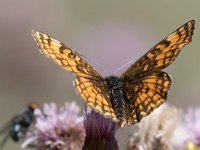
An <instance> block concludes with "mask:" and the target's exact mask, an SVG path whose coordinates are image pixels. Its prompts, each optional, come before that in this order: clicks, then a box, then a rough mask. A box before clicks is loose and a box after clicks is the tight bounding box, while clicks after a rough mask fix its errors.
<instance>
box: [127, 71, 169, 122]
mask: <svg viewBox="0 0 200 150" xmlns="http://www.w3.org/2000/svg"><path fill="white" fill-rule="evenodd" d="M170 85H171V79H170V77H169V75H168V74H167V73H165V72H155V73H152V74H151V75H148V76H145V77H143V78H141V79H138V81H137V82H132V83H127V82H126V84H125V85H124V87H125V88H124V89H125V90H124V93H125V97H126V101H127V103H128V104H127V106H128V110H129V115H128V116H130V118H129V121H128V124H134V123H136V122H140V120H141V119H142V118H143V117H145V116H147V115H148V114H150V113H151V112H152V111H153V110H154V109H156V108H158V107H159V106H160V105H161V104H162V103H163V102H164V101H166V99H167V92H168V90H169V88H170Z"/></svg>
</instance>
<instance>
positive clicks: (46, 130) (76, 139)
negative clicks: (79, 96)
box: [22, 102, 85, 150]
mask: <svg viewBox="0 0 200 150" xmlns="http://www.w3.org/2000/svg"><path fill="white" fill-rule="evenodd" d="M34 113H35V116H36V123H35V130H34V131H32V132H30V133H29V134H27V136H26V138H25V141H24V142H23V144H22V148H25V147H32V148H35V149H40V150H46V149H48V150H58V149H59V150H81V149H82V145H83V143H84V138H85V130H84V126H83V117H79V116H78V113H79V107H78V106H77V105H76V104H75V103H74V102H72V103H66V104H65V106H64V107H62V108H60V109H58V108H57V106H56V104H55V103H51V104H44V107H43V111H42V110H40V109H37V110H36V111H35V112H34Z"/></svg>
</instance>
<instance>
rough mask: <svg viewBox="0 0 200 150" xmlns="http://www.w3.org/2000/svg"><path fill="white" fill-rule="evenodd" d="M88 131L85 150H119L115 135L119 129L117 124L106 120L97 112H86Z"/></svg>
mask: <svg viewBox="0 0 200 150" xmlns="http://www.w3.org/2000/svg"><path fill="white" fill-rule="evenodd" d="M84 127H85V131H86V137H85V142H84V146H83V150H118V149H119V147H118V143H117V140H116V138H115V133H116V131H117V130H118V129H119V126H118V124H117V123H115V122H113V121H112V120H111V119H109V118H104V117H103V116H102V115H100V114H99V113H97V112H94V111H91V112H86V116H85V119H84Z"/></svg>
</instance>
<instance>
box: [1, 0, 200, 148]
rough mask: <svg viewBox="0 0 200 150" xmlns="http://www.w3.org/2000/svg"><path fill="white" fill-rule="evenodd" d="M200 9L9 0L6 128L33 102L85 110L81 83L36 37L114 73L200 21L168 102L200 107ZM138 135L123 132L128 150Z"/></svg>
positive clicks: (4, 28)
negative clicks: (67, 104) (77, 84)
mask: <svg viewBox="0 0 200 150" xmlns="http://www.w3.org/2000/svg"><path fill="white" fill-rule="evenodd" d="M199 6H200V1H188V0H182V1H181V2H180V1H171V2H170V1H156V0H151V1H118V0H111V1H107V0H101V1H92V0H84V1H82V0H76V1H70V0H60V1H53V0H43V1H26V0H20V1H16V0H1V1H0V125H2V124H4V123H5V122H7V121H9V119H11V118H12V116H13V115H14V114H16V112H18V111H19V110H20V109H21V108H23V107H24V106H26V105H27V103H28V102H30V101H35V102H38V103H39V104H43V103H44V102H51V101H53V102H56V103H57V104H58V105H59V106H61V105H63V104H64V102H65V101H77V103H78V104H79V105H80V106H83V105H84V104H83V102H82V101H81V99H80V97H79V96H78V95H76V92H75V91H74V87H73V84H72V81H73V79H74V76H72V74H71V73H68V72H66V71H64V70H63V69H62V68H61V67H59V66H57V65H55V63H54V62H53V61H52V60H50V59H47V58H46V57H44V56H43V55H41V54H40V53H39V51H38V48H37V47H36V44H35V42H34V41H33V38H32V37H31V30H36V31H37V30H38V31H43V32H46V33H48V34H50V35H52V36H53V37H55V38H56V39H57V40H59V41H61V42H63V43H65V45H67V46H69V47H70V48H71V49H74V50H76V51H78V52H79V53H81V54H83V55H84V56H85V57H84V58H85V59H86V60H87V61H88V62H90V64H91V65H92V66H94V67H95V68H96V69H97V70H98V71H99V72H101V73H103V71H102V69H100V68H99V67H98V66H97V65H95V63H94V62H96V63H97V64H98V65H100V66H101V67H102V68H104V69H105V70H106V71H107V72H108V74H112V73H113V72H114V71H115V70H116V69H118V68H119V67H120V66H122V65H124V64H125V63H127V62H128V61H130V60H132V62H134V61H136V60H137V59H138V58H139V57H141V56H142V55H143V54H144V53H145V52H147V50H149V49H150V48H151V47H152V46H154V45H155V44H156V43H158V42H159V41H160V40H162V39H163V38H164V37H166V36H167V35H168V34H170V33H172V32H173V31H174V30H176V29H177V28H178V27H179V26H181V25H182V24H184V23H186V22H187V21H189V20H191V19H195V20H196V29H195V31H194V36H193V41H192V43H191V44H190V45H189V46H187V47H185V48H184V49H183V50H182V52H181V54H180V55H179V57H178V59H177V60H176V61H175V62H174V63H173V64H172V65H171V66H170V67H168V68H167V69H166V70H167V72H168V73H170V75H171V76H172V79H173V84H172V88H171V91H170V92H169V97H168V102H169V103H171V104H172V105H175V106H177V107H179V108H183V109H186V108H188V107H192V106H199V105H200V95H199V92H200V90H199V88H200V79H199V77H200V67H199V66H200V59H199V55H200V50H199V47H200V45H199V37H200V26H199V23H200V10H199ZM86 57H87V58H86ZM88 58H90V59H91V60H93V61H94V62H92V61H89V60H88ZM127 67H128V65H127V66H126V67H125V68H123V69H122V70H120V71H119V72H116V73H115V75H120V74H121V73H122V72H123V71H125V70H126V68H127ZM82 108H83V107H82ZM82 112H83V111H82ZM133 128H134V127H129V128H125V129H123V130H122V131H120V136H119V135H118V139H119V141H120V147H121V149H123V147H124V146H125V145H126V143H127V141H125V140H123V139H126V138H124V137H128V135H129V134H130V133H131V131H132V129H133ZM122 135H123V136H122ZM4 149H5V150H9V149H15V150H17V149H20V146H19V145H17V146H16V144H13V142H12V141H9V142H8V144H7V145H6V147H5V148H4Z"/></svg>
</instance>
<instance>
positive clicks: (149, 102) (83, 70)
mask: <svg viewBox="0 0 200 150" xmlns="http://www.w3.org/2000/svg"><path fill="white" fill-rule="evenodd" d="M194 24H195V21H194V20H191V21H189V22H187V23H185V24H184V25H182V26H181V27H179V28H178V29H177V30H175V31H174V32H173V33H171V34H170V35H168V36H167V37H166V38H164V39H163V40H162V41H160V42H159V43H158V44H156V45H155V46H154V47H152V48H151V49H150V50H149V51H148V52H147V53H146V54H144V55H143V56H142V57H141V58H140V59H138V60H137V61H136V62H135V63H133V64H132V65H131V66H130V67H129V68H128V69H127V70H126V71H125V72H124V73H123V74H122V75H121V76H120V77H115V76H110V77H106V78H103V77H102V76H101V75H100V74H99V73H98V72H97V71H96V70H95V68H93V67H92V66H90V65H89V64H88V63H87V62H86V61H85V60H84V59H83V58H81V56H80V55H79V54H78V53H76V52H75V51H74V50H71V49H70V48H68V47H67V46H65V45H64V44H62V43H61V42H59V41H57V40H56V39H54V38H53V37H51V36H50V35H48V34H46V33H43V32H34V31H33V32H32V36H33V37H34V39H35V41H36V43H37V45H38V47H39V49H40V50H41V52H42V53H43V54H44V55H46V56H47V57H50V58H52V59H53V60H54V61H55V62H56V63H57V64H58V65H60V66H62V67H63V68H64V69H65V70H67V71H69V72H72V73H73V74H74V75H75V76H76V78H75V79H74V86H75V88H76V90H77V92H78V93H79V95H80V96H81V98H82V99H83V100H84V101H85V103H86V104H87V105H88V106H89V107H91V108H93V109H94V110H95V111H97V112H99V113H100V114H102V115H103V116H105V117H109V118H112V119H113V120H114V121H117V122H119V125H120V126H123V125H124V124H125V123H126V124H128V125H132V124H135V123H137V122H140V120H141V119H142V118H143V117H145V116H147V115H149V114H150V113H151V112H152V111H153V110H154V109H156V108H158V107H159V106H160V105H161V104H162V103H164V102H165V101H166V100H167V93H168V91H169V89H170V86H171V82H172V81H171V78H170V76H169V74H168V73H166V72H164V71H162V70H163V69H165V68H166V67H168V66H169V65H170V64H171V63H172V62H173V61H174V60H175V59H176V57H177V56H178V55H179V52H180V51H181V49H182V48H183V47H184V46H185V45H188V44H189V43H190V42H191V40H192V35H193V30H194ZM111 62H112V61H111Z"/></svg>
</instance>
